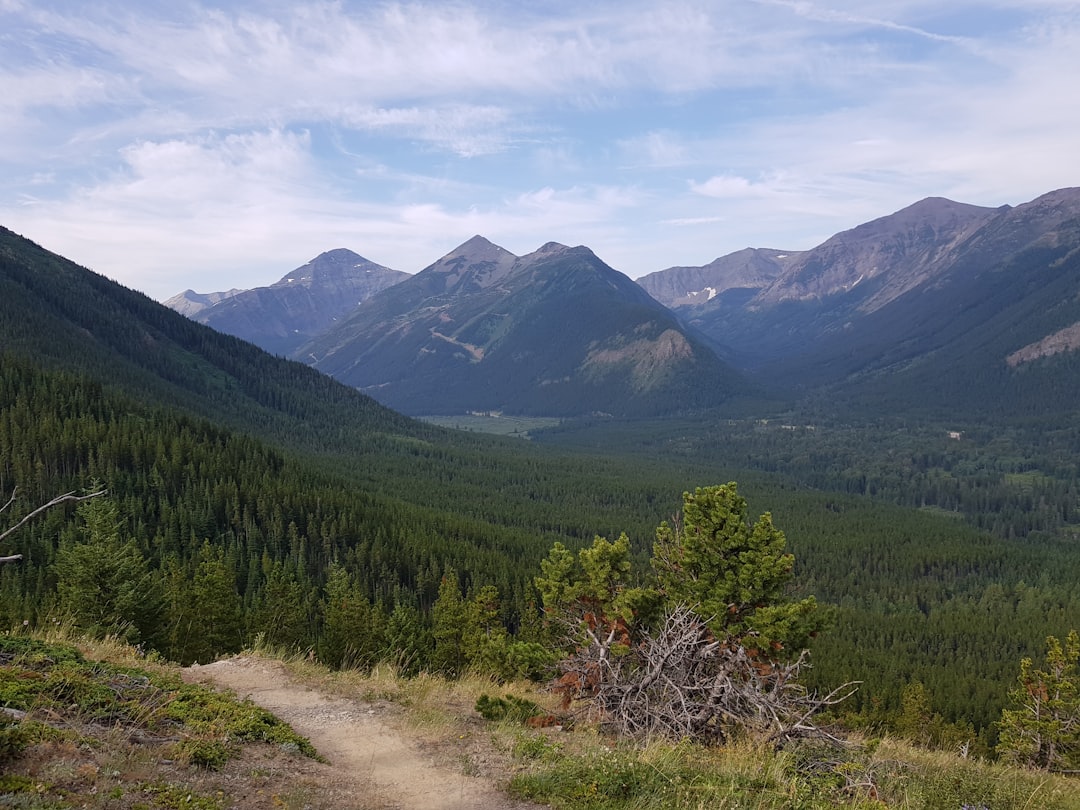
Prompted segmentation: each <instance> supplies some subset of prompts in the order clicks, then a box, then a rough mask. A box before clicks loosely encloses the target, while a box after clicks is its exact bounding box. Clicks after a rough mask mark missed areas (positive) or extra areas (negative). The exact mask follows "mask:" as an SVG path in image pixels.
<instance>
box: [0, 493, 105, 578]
mask: <svg viewBox="0 0 1080 810" xmlns="http://www.w3.org/2000/svg"><path fill="white" fill-rule="evenodd" d="M106 492H108V490H106V489H99V490H98V491H97V492H91V493H89V494H87V495H76V494H75V493H74V492H68V493H65V494H64V495H57V496H56V497H55V498H53V499H52V500H51V501H49V502H48V503H44V504H42V505H41V506H39V507H38V508H37V509H34V510H33V511H32V512H30V513H29V514H27V515H24V516H23V518H22V520H20V521H19V522H18V523H16V524H15V525H14V526H11V527H10V528H8V529H5V530H4V531H2V532H0V542H3V541H4V540H6V539H7V538H8V537H9V536H10V535H12V534H14V533H15V532H16V531H17V530H18V529H20V528H22V527H23V526H24V525H25V524H27V523H29V522H30V521H31V520H33V519H34V518H35V517H37V516H38V515H40V514H41V513H42V512H45V511H47V510H49V509H52V508H53V507H54V506H59V505H60V504H62V503H68V502H75V503H78V502H79V501H86V500H89V499H90V498H96V497H97V496H98V495H104V494H105V493H106ZM14 500H15V492H14V490H13V491H12V493H11V498H10V499H8V502H7V503H6V504H4V507H3V509H0V512H3V511H4V509H7V508H8V507H9V506H11V503H12V501H14ZM21 559H22V555H21V554H12V555H10V556H7V557H0V564H2V563H8V562H15V561H16V560H21Z"/></svg>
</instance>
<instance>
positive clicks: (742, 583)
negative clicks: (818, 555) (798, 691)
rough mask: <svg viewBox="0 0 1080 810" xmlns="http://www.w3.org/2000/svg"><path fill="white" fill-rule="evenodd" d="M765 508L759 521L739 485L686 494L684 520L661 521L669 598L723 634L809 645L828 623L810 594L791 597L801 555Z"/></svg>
mask: <svg viewBox="0 0 1080 810" xmlns="http://www.w3.org/2000/svg"><path fill="white" fill-rule="evenodd" d="M786 543H787V540H786V538H785V537H784V533H783V532H782V531H780V530H779V529H777V528H776V527H775V526H774V525H773V522H772V516H771V515H770V514H769V513H768V512H766V513H765V514H763V515H762V516H761V517H760V518H758V520H757V522H756V523H754V524H753V525H751V524H750V522H749V519H748V507H747V503H746V499H745V498H743V497H742V496H741V495H739V493H738V489H737V486H736V484H735V483H734V482H732V483H729V484H726V485H723V486H713V487H706V488H698V489H696V490H695V491H694V492H693V493H689V492H687V493H684V494H683V517H682V523H681V525H680V524H678V523H677V524H676V525H675V526H674V527H671V526H669V525H668V524H667V523H662V524H661V525H660V526H659V527H658V528H657V530H656V542H655V544H654V545H653V568H654V569H655V570H656V574H657V578H658V579H659V581H660V586H661V589H662V590H663V592H664V595H665V598H666V600H667V602H668V603H674V604H682V605H686V606H687V607H689V608H691V609H692V610H693V611H694V612H695V613H697V614H698V615H699V616H701V617H702V618H703V619H705V621H706V623H707V624H708V626H709V629H710V630H712V632H713V633H714V634H715V635H717V636H728V635H730V636H735V637H738V638H739V639H740V640H741V641H742V643H743V644H745V645H746V646H749V647H754V648H758V649H762V650H769V651H771V653H777V652H779V651H781V650H783V649H788V650H790V651H792V652H798V651H800V650H802V649H804V648H805V647H806V646H807V645H808V644H809V641H810V638H811V636H813V635H815V634H816V633H817V632H818V630H820V629H821V627H822V625H823V624H824V619H823V618H822V616H821V615H820V614H819V612H818V611H817V603H816V600H815V599H814V598H813V597H812V596H811V597H807V598H806V599H803V600H800V601H791V600H789V599H788V598H787V594H786V590H787V587H788V585H789V584H790V583H791V581H792V579H793V578H794V569H795V557H794V556H793V555H792V554H789V553H787V552H786V551H785V546H786Z"/></svg>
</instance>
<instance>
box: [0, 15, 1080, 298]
mask: <svg viewBox="0 0 1080 810" xmlns="http://www.w3.org/2000/svg"><path fill="white" fill-rule="evenodd" d="M0 32H2V33H0V86H2V87H3V88H4V92H3V93H0V131H3V132H4V138H5V148H4V150H3V152H2V153H0V221H2V222H3V223H4V224H6V225H9V226H12V227H15V228H16V229H17V230H18V229H19V228H20V227H21V228H23V230H24V231H25V232H27V233H28V235H31V236H32V237H33V238H35V239H37V240H38V241H41V242H42V243H43V244H45V245H46V246H47V247H50V248H52V249H56V250H59V251H60V252H63V253H66V254H67V255H70V256H71V257H72V258H74V259H76V260H78V261H83V262H88V263H92V264H93V265H95V266H97V267H99V268H100V269H103V270H107V271H108V272H110V274H112V275H115V276H118V277H122V278H123V279H124V280H125V281H126V283H129V284H132V285H133V286H138V287H140V288H143V289H147V290H150V291H152V292H153V293H154V294H155V295H158V294H160V295H167V294H171V293H173V292H176V291H178V290H179V289H182V288H183V287H185V286H193V287H196V288H199V287H200V284H201V282H200V281H199V279H207V280H208V283H206V284H202V289H208V288H213V287H228V286H234V285H239V286H243V285H244V284H248V283H266V282H267V281H270V280H274V279H276V278H277V277H279V276H280V275H281V274H282V273H284V272H286V271H287V270H289V269H291V268H292V267H295V266H298V265H299V264H302V263H303V262H304V261H306V260H308V259H309V258H311V257H312V256H314V255H315V254H316V253H318V252H320V251H321V250H325V249H328V248H329V247H334V246H346V247H351V248H352V249H354V250H358V251H360V252H362V253H364V254H365V255H368V256H369V258H372V259H374V260H376V261H381V262H383V263H386V264H391V265H393V266H398V267H399V268H400V269H404V270H410V271H411V270H416V269H419V268H420V267H423V266H425V265H426V264H428V263H430V262H431V261H433V260H434V259H435V258H437V257H438V256H440V255H442V254H443V253H445V252H446V251H447V250H449V249H451V248H453V247H454V246H456V245H457V244H459V243H460V242H461V241H463V240H464V239H465V238H468V237H469V236H471V235H472V234H473V233H483V234H484V235H486V236H488V237H489V238H492V239H493V240H495V241H499V242H500V243H505V245H504V246H506V247H507V248H508V249H511V250H514V251H515V252H526V251H528V250H532V249H535V248H536V247H537V246H539V245H540V244H542V243H543V242H545V241H548V240H549V239H550V240H556V241H561V242H565V243H568V244H588V245H589V246H590V247H593V248H594V249H595V250H596V252H597V253H598V254H600V255H601V257H602V258H604V259H605V260H607V261H609V262H610V263H611V264H613V265H614V266H616V267H619V268H620V269H624V270H626V271H627V272H630V273H631V274H638V275H639V274H641V273H644V272H649V271H651V270H656V269H660V268H661V267H664V266H669V265H672V264H684V265H685V264H700V263H704V262H705V261H708V260H709V259H711V258H713V257H714V256H716V255H720V254H721V253H723V252H726V251H728V250H735V249H739V248H741V247H745V246H746V245H748V244H752V245H772V246H779V247H783V248H790V249H799V248H804V247H810V246H811V245H812V244H813V241H812V240H818V241H820V240H821V239H824V238H825V237H827V236H829V235H830V234H831V233H833V232H835V231H836V230H840V229H842V228H847V227H852V226H854V225H856V224H858V223H859V222H862V221H865V220H866V219H869V218H872V217H875V216H880V215H882V214H886V213H889V212H890V211H893V210H896V209H898V208H900V207H902V206H904V205H907V204H909V203H911V202H913V201H914V200H915V199H918V198H920V197H923V196H928V195H931V194H940V195H944V196H951V197H953V198H956V199H961V200H964V201H967V202H975V203H980V204H1001V203H1005V202H1010V203H1017V202H1022V201H1023V200H1025V199H1030V198H1031V197H1034V196H1035V195H1037V194H1038V193H1041V192H1043V191H1047V190H1050V189H1051V188H1054V187H1058V186H1061V185H1075V184H1078V183H1080V178H1077V177H1075V176H1070V172H1071V171H1074V170H1073V169H1072V168H1071V167H1072V165H1073V163H1074V157H1075V155H1076V154H1077V153H1078V151H1080V106H1078V105H1075V104H1072V103H1070V102H1071V98H1072V96H1073V95H1074V90H1073V87H1072V85H1073V84H1074V83H1075V77H1076V76H1077V75H1080V19H1078V16H1077V13H1076V8H1075V2H1074V0H1042V2H1040V1H1039V0H1031V1H1030V2H1028V1H1027V0H1025V1H1024V2H1021V0H991V1H990V2H983V0H979V2H974V0H972V1H971V2H966V4H965V3H964V0H961V4H953V5H952V6H947V7H946V6H943V5H942V4H941V3H940V0H935V2H930V0H820V1H818V0H814V2H801V1H800V0H760V2H752V3H745V2H734V0H731V1H729V2H726V3H716V2H709V1H708V0H677V1H676V2H671V3H664V4H659V3H655V2H645V1H644V0H629V2H622V3H614V2H609V0H601V2H597V3H589V4H584V5H582V4H575V3H570V2H569V0H552V2H551V3H545V4H515V3H509V2H501V0H483V2H481V0H475V2H468V0H465V1H464V2H457V3H454V4H452V5H448V4H436V3H431V2H417V3H394V2H390V3H380V4H374V3H366V2H358V1H355V2H354V1H352V0H340V1H339V2H300V3H291V4H286V3H268V2H255V1H254V0H253V1H252V2H239V3H237V4H236V5H232V6H229V7H227V8H226V7H224V6H223V5H213V4H212V3H211V4H207V3H203V4H200V3H199V2H197V0H196V2H193V3H189V4H164V3H162V4H152V5H151V4H130V3H127V4H125V3H118V2H115V0H111V1H110V0H105V2H103V3H101V4H77V3H66V2H64V0H39V1H38V2H34V3H21V2H17V0H0ZM197 272H199V273H203V275H201V276H200V275H196V273H197ZM233 273H236V274H237V275H236V276H235V277H234V276H233V275H231V274H233ZM241 273H242V274H244V275H240V274H241ZM226 275H228V276H229V277H228V278H225V276H226ZM188 279H191V281H190V283H189V281H188Z"/></svg>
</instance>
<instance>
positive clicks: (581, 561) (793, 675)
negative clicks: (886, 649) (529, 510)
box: [536, 484, 856, 744]
mask: <svg viewBox="0 0 1080 810" xmlns="http://www.w3.org/2000/svg"><path fill="white" fill-rule="evenodd" d="M675 526H676V528H675V529H672V528H670V527H668V526H667V525H666V524H663V525H661V527H660V528H659V529H658V531H657V543H656V546H655V547H654V556H653V567H654V569H655V570H656V574H657V580H658V585H659V587H656V588H641V587H636V588H635V587H631V586H630V585H629V576H630V563H629V543H628V541H627V540H626V538H625V537H621V538H619V540H618V541H617V542H615V543H611V542H608V541H607V540H605V539H604V538H599V537H598V538H596V540H595V541H594V543H593V546H592V547H591V548H587V549H583V550H582V551H581V552H579V554H578V555H577V557H576V558H575V557H574V556H573V555H572V554H570V552H569V551H567V550H566V549H565V548H563V547H562V546H560V545H558V544H557V545H556V547H555V548H554V549H553V550H552V553H551V555H550V556H549V557H548V559H547V560H545V561H544V563H543V564H542V575H541V576H540V577H538V578H537V580H536V584H537V587H538V588H539V590H540V592H541V595H542V597H543V599H544V609H545V613H546V615H547V617H548V620H549V623H550V626H551V627H553V628H557V631H558V634H559V635H561V637H562V642H563V644H564V648H565V650H566V656H565V657H564V658H563V660H562V662H561V664H560V671H561V675H560V677H559V678H558V679H557V680H556V681H555V683H554V684H553V689H554V690H555V691H556V692H559V693H560V694H561V695H562V697H563V707H564V710H568V709H569V708H570V706H571V704H572V702H573V701H574V700H577V701H579V702H581V703H583V709H584V711H585V712H586V713H588V714H589V715H590V716H591V719H593V720H595V721H597V722H599V723H600V724H601V725H602V726H605V727H607V728H610V729H612V730H613V731H615V732H617V733H619V734H622V735H626V736H632V737H648V736H653V735H661V736H664V737H669V738H672V739H677V740H678V739H691V740H696V741H700V742H706V743H719V742H723V741H725V740H727V739H729V738H730V737H731V736H732V735H734V734H747V733H749V734H754V735H757V736H759V737H762V738H764V739H766V740H768V741H770V742H774V743H776V744H780V743H782V742H785V741H788V740H790V739H792V738H796V737H804V736H822V735H824V736H827V735H825V732H823V731H822V730H820V729H818V728H817V727H816V726H815V725H814V723H813V717H814V715H815V714H817V713H818V712H819V711H821V710H822V709H824V708H826V707H828V706H831V705H834V704H836V703H839V702H840V701H842V700H844V699H845V698H846V697H848V696H849V695H850V694H852V693H853V691H854V690H855V688H856V685H855V684H845V685H843V686H841V687H839V688H837V689H835V690H833V691H832V692H830V693H828V694H826V695H815V694H811V693H809V692H808V691H807V690H806V689H805V688H804V687H803V686H802V685H800V684H799V683H798V680H797V678H798V675H799V672H800V670H801V669H802V668H803V667H805V666H806V665H807V662H808V655H809V653H808V652H807V649H806V641H807V640H808V639H809V638H810V637H811V636H812V635H814V634H816V633H817V631H818V630H819V629H820V627H821V625H822V623H823V620H822V618H821V617H820V616H819V615H818V614H817V612H816V604H815V603H814V600H813V599H812V598H809V599H803V600H799V601H794V600H790V599H787V598H786V597H785V593H784V590H785V585H786V584H787V583H788V582H789V581H790V579H791V577H792V576H793V573H792V572H793V564H794V560H793V558H792V556H791V555H790V554H786V553H785V552H784V545H785V539H784V536H783V533H782V532H780V531H779V530H778V529H776V528H775V527H774V526H773V525H772V522H771V519H769V517H768V515H764V516H762V518H761V519H759V521H758V522H757V523H756V524H755V525H753V526H751V525H750V524H749V523H748V522H747V520H746V501H745V500H743V499H742V498H741V497H740V496H739V495H738V493H737V491H736V489H735V485H734V484H728V485H726V486H723V487H711V488H707V489H698V490H697V491H695V492H694V493H692V494H691V493H687V494H686V495H685V496H684V512H683V518H682V520H680V521H675ZM690 599H693V600H694V601H693V602H690V601H689V600H690ZM703 606H707V608H708V609H707V610H705V609H703Z"/></svg>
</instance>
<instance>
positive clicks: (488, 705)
mask: <svg viewBox="0 0 1080 810" xmlns="http://www.w3.org/2000/svg"><path fill="white" fill-rule="evenodd" d="M476 711H478V712H479V713H480V716H481V717H483V718H484V719H485V720H492V721H495V722H498V721H499V720H514V721H517V722H519V723H524V722H525V721H526V720H528V719H529V718H530V717H536V716H537V715H538V714H543V712H542V711H541V710H540V707H539V706H537V705H536V704H535V703H533V702H532V701H531V700H526V699H525V698H519V697H514V696H513V695H507V696H506V697H505V698H500V697H492V696H490V695H486V694H484V695H480V697H479V698H478V699H477V701H476Z"/></svg>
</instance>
